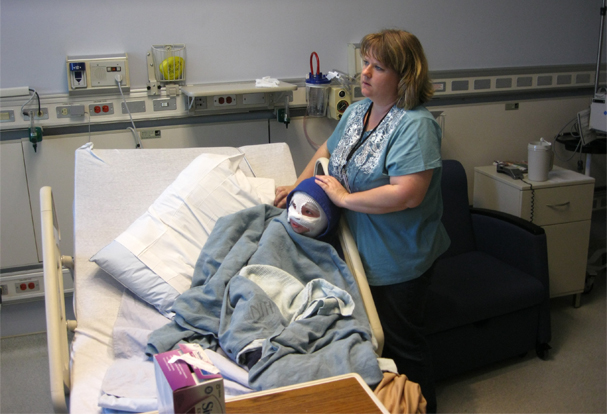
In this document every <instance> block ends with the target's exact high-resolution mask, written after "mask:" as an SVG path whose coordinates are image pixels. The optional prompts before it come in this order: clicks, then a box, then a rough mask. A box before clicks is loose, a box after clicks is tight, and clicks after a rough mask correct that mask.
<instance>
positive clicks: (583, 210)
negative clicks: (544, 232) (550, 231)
mask: <svg viewBox="0 0 607 414" xmlns="http://www.w3.org/2000/svg"><path fill="white" fill-rule="evenodd" d="M593 192H594V184H584V185H570V186H561V187H550V188H538V189H536V190H534V191H533V193H534V194H533V195H532V192H531V191H524V195H523V205H524V206H525V208H524V209H523V211H525V213H526V214H523V217H525V218H527V219H530V218H531V206H532V204H533V222H534V223H535V224H537V225H539V226H545V225H550V224H558V223H569V222H573V221H581V220H590V217H591V215H592V197H593Z"/></svg>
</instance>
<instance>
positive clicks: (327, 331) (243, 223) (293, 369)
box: [147, 205, 382, 390]
mask: <svg viewBox="0 0 607 414" xmlns="http://www.w3.org/2000/svg"><path fill="white" fill-rule="evenodd" d="M255 265H263V266H255ZM247 266H248V268H247ZM243 268H245V270H244V271H243ZM263 268H266V269H272V268H274V269H276V271H275V272H271V271H270V272H269V273H268V274H271V275H272V277H266V276H264V275H263V274H262V275H259V269H263ZM262 273H263V272H262ZM279 279H282V280H284V281H286V286H284V287H283V286H281V287H280V288H277V283H278V282H277V280H279ZM318 279H322V280H320V281H319V280H318ZM264 282H267V283H269V284H268V285H266V286H264ZM281 289H283V290H284V295H281V294H280V293H278V294H277V292H280V290H281ZM304 291H305V292H307V293H305V292H304ZM344 291H345V292H344ZM346 292H347V293H346ZM294 302H298V306H297V308H302V309H304V311H303V313H300V312H299V311H297V312H295V313H297V314H296V315H294V314H293V312H287V311H285V309H286V308H289V309H291V311H292V310H293V306H292V305H293V304H294ZM302 303H303V304H304V305H303V306H300V305H301V304H302ZM173 311H174V312H175V318H174V319H173V321H172V322H170V323H169V324H168V325H166V326H164V327H162V328H160V329H158V330H156V331H154V332H153V333H152V334H151V335H150V337H149V339H148V347H147V353H148V354H150V355H152V354H156V353H160V352H165V351H167V350H170V349H173V348H174V347H176V346H177V344H178V343H179V342H180V341H185V342H197V343H200V344H201V345H202V346H203V347H205V348H211V349H213V350H216V349H217V347H218V346H221V348H222V349H223V350H224V351H225V352H226V353H227V354H228V356H229V357H230V358H232V359H233V360H234V361H238V359H239V357H240V359H241V361H240V362H243V360H244V361H246V360H247V358H246V357H247V355H249V356H250V355H255V354H256V355H257V356H256V357H255V359H254V360H253V362H254V364H252V366H251V367H250V370H249V386H250V387H251V388H253V389H255V390H264V389H271V388H276V387H279V386H285V385H291V384H297V383H301V382H305V381H311V380H315V379H320V378H326V377H330V376H334V375H341V374H346V373H350V372H356V373H358V374H360V375H361V376H362V377H363V379H364V380H365V381H366V382H367V384H369V386H371V387H374V386H375V385H377V384H378V383H379V382H380V381H381V379H382V372H381V370H380V368H379V366H378V362H377V358H376V355H375V352H374V347H373V343H372V339H371V329H370V326H369V321H368V319H367V316H366V313H365V311H364V307H363V303H362V299H361V296H360V293H359V290H358V286H357V284H356V281H355V279H354V276H353V275H352V274H351V273H350V271H349V270H348V268H347V266H346V264H345V263H344V261H343V260H342V259H341V258H340V257H339V255H338V253H337V251H336V250H335V249H334V248H333V247H332V246H331V245H330V244H328V243H325V242H322V241H319V240H315V239H311V238H309V237H306V236H302V235H299V234H297V233H295V232H294V231H293V230H292V228H291V226H290V225H289V224H288V222H287V218H286V211H285V210H282V209H278V208H276V207H273V206H269V205H259V206H256V207H252V208H249V209H245V210H242V211H240V212H238V213H235V214H232V215H229V216H225V217H222V218H221V219H219V220H218V221H217V224H216V225H215V228H214V229H213V232H212V233H211V235H210V237H209V239H208V241H207V242H206V244H205V246H204V248H203V249H202V252H201V254H200V257H199V258H198V262H197V264H196V267H195V270H194V276H193V280H192V286H191V288H190V289H189V290H187V291H186V292H184V293H183V294H182V295H181V296H180V297H179V298H178V299H177V300H176V301H175V304H174V306H173ZM251 350H254V351H257V353H255V352H253V353H251V354H248V353H247V352H249V351H251ZM258 358H259V359H258Z"/></svg>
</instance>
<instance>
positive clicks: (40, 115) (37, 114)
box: [21, 108, 48, 121]
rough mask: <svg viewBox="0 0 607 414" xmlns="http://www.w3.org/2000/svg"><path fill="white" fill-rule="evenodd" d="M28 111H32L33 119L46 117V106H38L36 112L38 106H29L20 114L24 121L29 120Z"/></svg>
mask: <svg viewBox="0 0 607 414" xmlns="http://www.w3.org/2000/svg"><path fill="white" fill-rule="evenodd" d="M30 111H31V112H33V113H34V119H35V120H39V119H48V108H40V112H38V108H29V109H25V110H24V111H23V112H24V113H23V114H21V115H22V116H23V120H24V121H29V120H30V116H29V113H30ZM26 114H27V115H26Z"/></svg>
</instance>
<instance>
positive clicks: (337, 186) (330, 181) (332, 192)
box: [315, 175, 350, 207]
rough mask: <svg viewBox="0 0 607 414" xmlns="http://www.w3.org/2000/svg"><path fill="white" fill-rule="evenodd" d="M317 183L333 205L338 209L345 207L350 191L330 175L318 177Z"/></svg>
mask: <svg viewBox="0 0 607 414" xmlns="http://www.w3.org/2000/svg"><path fill="white" fill-rule="evenodd" d="M315 178H316V183H317V184H318V185H319V186H320V187H321V188H322V189H323V190H325V193H327V195H328V196H329V198H330V199H331V201H332V202H333V204H335V205H336V206H337V207H344V205H345V204H344V200H345V198H346V197H347V196H348V194H350V193H348V190H346V189H345V188H344V186H343V185H341V183H340V182H339V181H338V180H337V179H336V178H335V177H332V176H330V175H317V176H316V177H315Z"/></svg>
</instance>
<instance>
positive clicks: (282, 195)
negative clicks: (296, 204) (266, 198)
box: [274, 185, 295, 208]
mask: <svg viewBox="0 0 607 414" xmlns="http://www.w3.org/2000/svg"><path fill="white" fill-rule="evenodd" d="M294 189H295V185H283V186H280V187H276V193H275V198H274V205H275V206H276V207H279V208H286V207H287V195H289V193H290V192H291V191H293V190H294Z"/></svg>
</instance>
